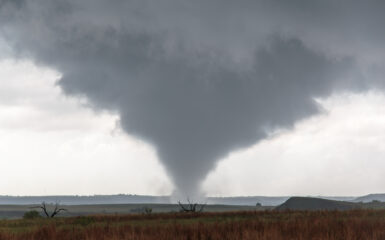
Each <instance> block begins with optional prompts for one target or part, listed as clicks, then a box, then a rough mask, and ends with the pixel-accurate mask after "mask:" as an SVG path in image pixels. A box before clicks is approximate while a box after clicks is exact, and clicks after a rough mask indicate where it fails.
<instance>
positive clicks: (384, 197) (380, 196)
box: [353, 193, 385, 203]
mask: <svg viewBox="0 0 385 240" xmlns="http://www.w3.org/2000/svg"><path fill="white" fill-rule="evenodd" d="M353 201H354V202H364V203H367V202H372V201H380V202H385V193H377V194H369V195H366V196H362V197H358V198H355V199H354V200H353Z"/></svg>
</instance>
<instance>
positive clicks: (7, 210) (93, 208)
mask: <svg viewBox="0 0 385 240" xmlns="http://www.w3.org/2000/svg"><path fill="white" fill-rule="evenodd" d="M34 206H39V204H36V205H0V219H16V218H22V217H23V215H24V213H25V212H28V211H30V210H33V207H34ZM60 207H63V208H65V209H67V210H68V211H67V212H62V213H61V214H60V216H62V217H73V216H85V215H94V214H133V213H145V209H151V210H152V212H153V213H170V212H179V210H180V207H179V205H177V204H95V205H60ZM52 209H53V206H52V205H51V206H48V210H52ZM265 209H271V207H258V208H257V207H255V206H236V205H211V204H210V205H206V206H205V208H204V211H205V212H227V211H247V210H265ZM35 210H38V211H40V209H35Z"/></svg>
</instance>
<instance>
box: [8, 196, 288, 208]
mask: <svg viewBox="0 0 385 240" xmlns="http://www.w3.org/2000/svg"><path fill="white" fill-rule="evenodd" d="M288 198H289V197H263V196H254V197H209V198H207V199H206V200H205V202H206V203H207V204H222V205H243V206H255V205H256V204H257V203H260V204H262V205H263V206H277V205H279V204H282V203H283V202H285V201H286V200H287V199H288ZM183 200H185V199H181V201H183ZM41 202H46V203H56V202H59V203H60V204H64V205H92V204H143V203H147V204H168V203H171V199H170V197H169V196H144V195H125V194H120V195H94V196H0V205H30V204H39V203H41Z"/></svg>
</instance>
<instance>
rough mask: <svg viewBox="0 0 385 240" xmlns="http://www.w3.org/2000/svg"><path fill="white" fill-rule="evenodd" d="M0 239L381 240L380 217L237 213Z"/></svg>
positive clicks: (109, 223) (22, 232)
mask: <svg viewBox="0 0 385 240" xmlns="http://www.w3.org/2000/svg"><path fill="white" fill-rule="evenodd" d="M0 239H1V240H40V239H41V240H42V239H50V240H68V239H89V240H91V239H95V240H99V239H100V240H102V239H103V240H118V239H119V240H124V239H137V240H140V239H143V240H150V239H158V240H163V239H164V240H166V239H167V240H170V239H186V240H187V239H190V240H194V239H212V240H215V239H218V240H219V239H220V240H222V239H245V240H248V239H266V240H267V239H269V240H281V239H282V240H283V239H285V240H286V239H326V240H332V239H333V240H334V239H346V240H352V239H373V240H380V239H381V240H382V239H385V211H384V210H349V211H242V212H226V213H224V212H222V213H218V212H217V213H214V212H212V213H157V214H131V215H99V216H98V215H95V216H82V217H69V218H56V219H55V218H54V219H35V220H21V219H19V220H2V221H0Z"/></svg>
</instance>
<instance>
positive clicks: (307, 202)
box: [275, 197, 360, 210]
mask: <svg viewBox="0 0 385 240" xmlns="http://www.w3.org/2000/svg"><path fill="white" fill-rule="evenodd" d="M355 208H360V205H359V204H357V203H352V202H344V201H335V200H328V199H322V198H310V197H292V198H290V199H288V200H287V201H286V202H284V203H283V204H281V205H279V206H278V207H276V208H275V209H276V210H350V209H355Z"/></svg>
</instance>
